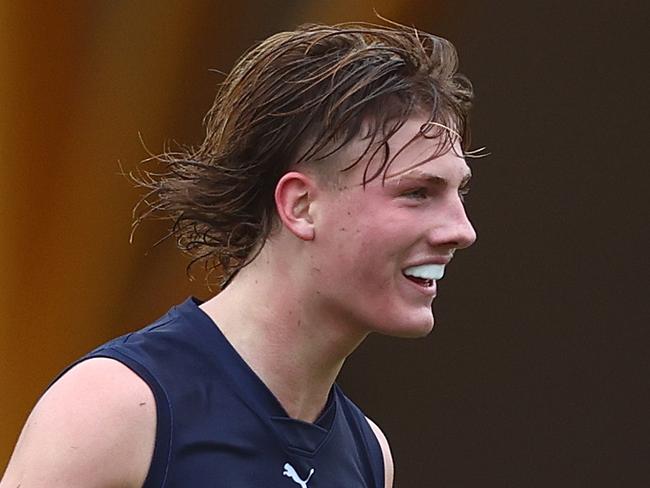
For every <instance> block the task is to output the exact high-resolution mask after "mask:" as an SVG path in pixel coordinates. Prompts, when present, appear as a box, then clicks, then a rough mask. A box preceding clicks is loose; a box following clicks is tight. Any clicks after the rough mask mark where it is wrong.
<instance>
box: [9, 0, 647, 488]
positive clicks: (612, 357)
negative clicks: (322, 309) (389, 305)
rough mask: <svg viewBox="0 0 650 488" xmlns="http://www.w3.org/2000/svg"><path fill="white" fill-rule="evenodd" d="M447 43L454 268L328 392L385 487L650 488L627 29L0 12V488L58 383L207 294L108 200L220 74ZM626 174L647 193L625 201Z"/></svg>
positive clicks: (495, 12) (355, 9)
mask: <svg viewBox="0 0 650 488" xmlns="http://www.w3.org/2000/svg"><path fill="white" fill-rule="evenodd" d="M373 7H374V8H376V9H377V10H378V11H379V12H380V13H381V14H382V15H384V16H386V17H389V18H391V19H393V20H396V21H399V22H402V23H405V24H413V25H416V26H417V27H419V28H421V29H423V30H427V31H430V32H434V33H437V34H439V35H442V36H444V37H447V38H449V39H450V40H451V41H452V42H454V43H455V45H456V47H457V48H458V50H459V53H460V58H461V71H462V72H464V73H465V74H466V75H468V76H469V77H470V79H471V80H472V81H473V82H474V84H475V88H476V93H477V100H476V109H475V111H474V117H473V132H474V138H473V141H474V145H475V146H476V147H478V146H487V147H488V150H489V151H490V153H491V154H492V155H491V156H490V157H489V158H486V159H481V160H477V161H474V162H473V163H472V166H473V170H474V173H475V178H474V183H473V190H472V195H471V196H470V198H469V201H468V206H469V212H470V215H471V217H472V219H473V221H474V223H475V225H476V228H477V230H478V233H479V239H478V241H477V244H476V245H475V246H474V247H472V248H471V249H469V250H467V251H464V252H462V253H460V254H459V259H456V260H455V261H454V264H453V265H452V267H451V269H450V272H449V274H448V276H447V277H445V279H444V281H442V282H441V287H440V288H441V289H440V294H439V297H438V299H437V300H436V304H435V311H436V324H437V325H436V328H435V330H434V332H433V333H432V334H431V335H430V336H429V337H428V338H426V339H423V340H418V341H412V340H410V341H409V340H397V339H391V338H384V337H371V338H370V339H369V340H368V342H367V343H365V344H364V345H363V346H362V347H361V348H360V350H359V351H357V353H355V354H354V355H353V356H352V357H351V358H350V360H349V361H348V365H347V367H346V369H345V370H344V373H343V374H342V377H341V383H342V384H343V386H344V387H345V389H346V391H347V392H348V393H349V395H350V396H351V397H352V398H353V399H354V400H355V401H356V402H357V403H359V404H361V405H362V406H363V407H364V409H365V410H366V413H367V414H368V415H369V416H370V417H372V418H374V419H375V420H376V421H377V422H378V423H379V424H380V425H381V426H382V427H383V430H384V431H385V433H386V434H387V436H388V438H389V439H390V441H391V444H392V449H393V455H394V457H395V462H396V486H397V487H400V488H405V487H476V486H495V487H549V486H553V487H599V486H607V487H619V486H621V487H637V486H638V487H642V486H650V474H649V469H648V454H650V442H649V440H648V439H649V437H648V433H649V432H648V430H647V429H646V427H645V422H646V419H645V417H646V416H647V415H648V406H649V405H648V397H649V387H648V371H649V368H648V353H647V349H648V347H647V346H648V334H647V332H646V328H647V326H648V322H649V321H648V317H649V314H648V299H647V298H646V297H645V295H646V293H647V291H648V289H649V287H648V279H647V276H648V271H649V267H648V258H647V252H648V251H647V248H648V246H647V244H648V240H647V233H646V228H647V222H648V210H647V200H648V199H647V190H648V185H647V181H648V178H647V175H648V173H649V172H648V162H649V161H648V159H649V158H648V155H647V154H648V153H647V151H648V136H647V133H648V124H647V119H648V96H647V93H646V87H647V86H648V77H647V72H648V67H647V64H646V61H647V51H648V42H647V41H648V40H647V35H646V34H647V30H648V25H649V24H648V20H650V19H649V18H648V17H649V16H648V10H647V8H646V7H645V6H644V5H642V4H641V2H631V1H626V0H620V1H618V2H611V1H610V2H604V1H592V2H570V1H569V2H559V1H544V2H541V1H537V2H515V1H513V0H507V1H504V2H487V1H484V2H479V1H470V0H460V1H453V2H452V1H437V0H429V1H424V0H375V1H374V2H371V1H369V0H368V1H366V0H363V1H356V2H348V1H344V0H332V1H328V2H318V1H314V0H302V1H295V0H279V1H275V2H270V1H261V0H257V1H254V0H239V1H237V2H225V1H212V2H208V1H198V0H194V1H190V0H186V1H184V2H169V1H163V2H161V1H141V2H127V1H115V2H107V1H104V2H41V3H40V4H37V3H36V2H33V3H32V2H2V3H0V260H1V261H0V265H1V269H0V400H1V401H0V472H1V470H2V469H3V467H4V465H5V464H6V462H7V461H8V458H9V455H10V453H11V450H12V448H13V445H14V443H15V441H16V438H17V436H18V433H19V431H20V428H21V426H22V424H23V423H24V421H25V419H26V417H27V415H28V413H29V410H30V409H31V407H32V406H33V404H34V403H35V401H36V400H37V398H38V396H39V395H40V393H41V392H42V391H43V389H44V388H45V387H46V386H47V384H48V382H49V381H50V379H51V378H52V377H53V376H54V375H55V374H56V373H57V372H58V371H59V370H60V369H62V368H63V367H64V366H65V365H66V364H67V363H69V362H70V361H72V360H73V359H75V358H77V357H79V356H80V355H82V354H83V353H84V352H86V351H88V350H89V349H91V348H93V347H94V346H96V345H98V344H100V343H101V342H104V341H105V340H107V339H109V338H111V337H114V336H116V335H119V334H122V333H124V332H126V331H128V330H132V329H135V328H139V327H141V326H143V325H146V324H147V323H149V322H150V321H152V320H153V319H155V318H157V317H158V316H159V315H160V314H162V313H163V312H165V311H166V310H167V308H169V306H171V305H172V304H175V303H178V302H180V301H182V300H183V299H184V298H185V297H186V296H188V295H190V294H193V295H196V296H199V297H201V298H207V297H208V296H209V295H210V293H209V291H207V290H206V289H205V287H204V286H203V283H202V282H201V280H200V279H199V280H198V281H196V282H193V283H191V282H189V281H188V280H187V278H186V276H185V266H186V264H187V260H186V259H185V258H184V257H182V256H180V254H179V253H177V252H176V250H175V248H174V246H173V244H172V243H171V242H168V243H166V244H163V245H161V246H158V247H155V248H153V249H152V248H151V245H152V244H153V243H154V242H155V241H156V240H157V239H158V238H159V237H160V236H161V235H162V234H163V233H164V227H163V226H158V225H156V224H148V225H144V227H142V228H141V229H140V231H139V232H138V233H137V234H136V239H135V243H134V244H133V245H129V243H128V237H129V232H130V220H131V219H130V211H131V208H132V206H133V204H134V203H135V201H136V200H137V198H138V192H137V191H136V190H134V189H133V188H132V187H131V186H130V185H129V183H128V181H127V180H126V179H125V178H123V177H122V176H120V175H119V172H120V169H119V164H118V161H119V162H120V163H121V164H122V165H123V166H124V167H125V168H127V169H132V168H134V167H135V165H136V164H137V163H138V161H139V160H141V159H144V158H145V157H146V156H147V154H146V151H145V150H144V148H143V146H142V144H141V142H140V136H139V133H141V135H142V139H143V140H144V142H145V144H146V146H147V147H148V148H149V150H151V151H152V152H154V153H155V152H159V151H161V150H162V149H163V146H164V144H166V143H168V142H170V141H178V142H179V143H183V144H197V143H199V142H200V141H201V138H202V133H203V130H202V126H201V119H202V117H203V114H204V113H205V112H206V111H207V109H208V108H209V106H210V105H211V102H212V100H213V98H214V95H215V93H216V88H217V85H218V83H219V82H220V80H221V79H222V78H221V77H220V76H219V75H217V74H215V73H213V72H210V69H213V68H216V69H219V70H222V71H228V70H229V69H230V67H231V66H232V64H233V62H234V61H235V60H236V59H237V57H238V56H239V55H240V54H241V53H242V51H244V50H245V49H246V48H248V47H249V46H250V45H251V44H253V43H254V42H255V41H258V40H261V39H263V38H265V37H266V36H268V35H270V34H272V33H274V32H277V31H280V30H286V29H291V28H293V27H295V26H296V25H298V24H300V23H303V22H341V21H350V20H365V21H376V20H377V19H376V18H375V17H374V14H373ZM644 175H645V176H644Z"/></svg>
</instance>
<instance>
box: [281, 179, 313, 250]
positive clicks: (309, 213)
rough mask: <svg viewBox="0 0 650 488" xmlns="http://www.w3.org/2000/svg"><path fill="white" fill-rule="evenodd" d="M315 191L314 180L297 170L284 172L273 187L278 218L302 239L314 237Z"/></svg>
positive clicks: (309, 239) (307, 239)
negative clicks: (313, 203)
mask: <svg viewBox="0 0 650 488" xmlns="http://www.w3.org/2000/svg"><path fill="white" fill-rule="evenodd" d="M317 192H318V188H317V186H316V183H315V182H314V180H313V179H312V178H311V177H310V176H308V175H306V174H304V173H299V172H297V171H291V172H289V173H286V174H285V175H284V176H282V178H280V181H278V184H277V185H276V187H275V207H276V210H277V212H278V216H279V217H280V220H281V221H282V223H283V224H284V226H285V227H286V228H287V229H289V231H290V232H291V233H292V234H294V235H295V236H296V237H298V238H299V239H302V240H304V241H311V240H312V239H314V237H315V228H314V220H313V205H312V202H313V200H314V197H315V196H316V194H317Z"/></svg>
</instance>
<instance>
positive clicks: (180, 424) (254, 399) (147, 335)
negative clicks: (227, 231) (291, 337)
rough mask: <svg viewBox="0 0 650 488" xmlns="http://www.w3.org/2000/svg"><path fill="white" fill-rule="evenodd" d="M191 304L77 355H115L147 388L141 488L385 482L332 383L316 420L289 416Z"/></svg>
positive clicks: (357, 419)
mask: <svg viewBox="0 0 650 488" xmlns="http://www.w3.org/2000/svg"><path fill="white" fill-rule="evenodd" d="M199 304H200V302H198V301H197V300H196V299H193V298H189V299H187V300H186V301H185V302H184V303H183V304H181V305H178V306H176V307H174V308H172V309H171V310H170V311H169V312H167V314H166V315H164V316H163V317H162V318H160V319H159V320H158V321H157V322H155V323H153V324H152V325H150V326H148V327H146V328H144V329H142V330H139V331H137V332H133V333H131V334H128V335H125V336H122V337H120V338H117V339H114V340H112V341H110V342H108V343H106V344H104V345H103V346H101V347H99V348H97V349H96V350H94V351H92V352H91V353H89V354H88V355H86V356H84V357H83V358H81V359H80V360H79V361H78V362H80V361H83V360H84V359H88V358H94V357H108V358H113V359H116V360H118V361H120V362H121V363H123V364H125V365H126V366H128V367H129V368H130V369H131V370H133V371H134V372H135V373H136V374H138V375H139V376H140V377H141V378H142V379H143V380H144V381H145V382H146V383H147V384H148V385H149V387H150V388H151V390H152V392H153V395H154V397H155V399H156V412H157V427H156V444H155V448H154V453H153V459H152V461H151V467H150V470H149V474H148V476H147V479H146V481H145V483H144V488H162V487H165V488H181V487H183V488H203V487H205V488H383V484H384V466H383V459H382V454H381V448H380V447H379V444H378V442H377V439H376V437H375V435H374V433H373V432H372V430H371V428H370V426H369V425H368V423H367V421H366V419H365V417H364V415H363V413H362V412H361V411H360V410H359V408H358V407H356V406H355V405H354V404H353V403H352V402H351V401H350V400H349V399H348V398H347V397H346V396H345V395H344V394H343V393H342V391H341V390H340V388H339V387H338V386H337V385H334V387H333V388H332V390H331V392H330V395H329V399H328V401H327V405H326V407H325V409H324V410H323V413H322V415H321V416H320V418H319V419H318V420H317V421H316V422H315V423H313V424H311V423H307V422H302V421H300V420H295V419H292V418H290V417H288V415H287V413H286V412H285V410H284V409H283V408H282V406H281V405H280V403H279V402H278V400H277V399H276V398H275V396H274V395H273V394H272V393H271V391H270V390H269V389H268V388H267V387H266V385H265V384H264V383H263V382H262V381H261V380H260V378H259V377H258V376H257V375H256V374H255V373H254V372H253V371H252V370H251V369H250V368H249V366H248V365H247V364H246V363H245V361H244V360H243V359H242V358H241V356H239V354H238V353H237V352H236V351H235V349H234V348H233V347H232V345H231V344H230V343H229V342H228V341H227V339H226V338H225V337H224V336H223V334H222V333H221V331H220V330H219V329H218V327H217V326H215V324H214V322H213V321H212V320H211V319H210V318H209V317H208V316H207V315H206V314H205V313H204V312H203V311H202V310H201V309H200V308H199V306H198V305H199ZM287 354H291V351H287ZM78 362H77V363H78ZM77 363H75V364H77Z"/></svg>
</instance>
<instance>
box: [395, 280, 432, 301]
mask: <svg viewBox="0 0 650 488" xmlns="http://www.w3.org/2000/svg"><path fill="white" fill-rule="evenodd" d="M402 277H403V278H404V279H405V280H406V281H407V282H408V283H410V285H411V286H413V287H414V288H415V289H416V290H417V291H419V292H420V293H421V294H423V295H425V296H428V297H433V298H435V297H436V295H437V294H438V283H437V282H436V280H433V284H432V285H431V286H422V285H420V284H418V283H416V282H415V281H413V280H409V279H408V278H407V277H406V276H404V275H402Z"/></svg>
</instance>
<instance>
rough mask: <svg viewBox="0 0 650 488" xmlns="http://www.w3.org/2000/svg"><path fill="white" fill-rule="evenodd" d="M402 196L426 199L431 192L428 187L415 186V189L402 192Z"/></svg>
mask: <svg viewBox="0 0 650 488" xmlns="http://www.w3.org/2000/svg"><path fill="white" fill-rule="evenodd" d="M402 196H403V197H406V198H414V199H416V200H424V199H425V198H427V197H428V196H429V193H428V191H427V189H426V188H424V187H421V188H414V189H413V190H409V191H407V192H404V193H402Z"/></svg>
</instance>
